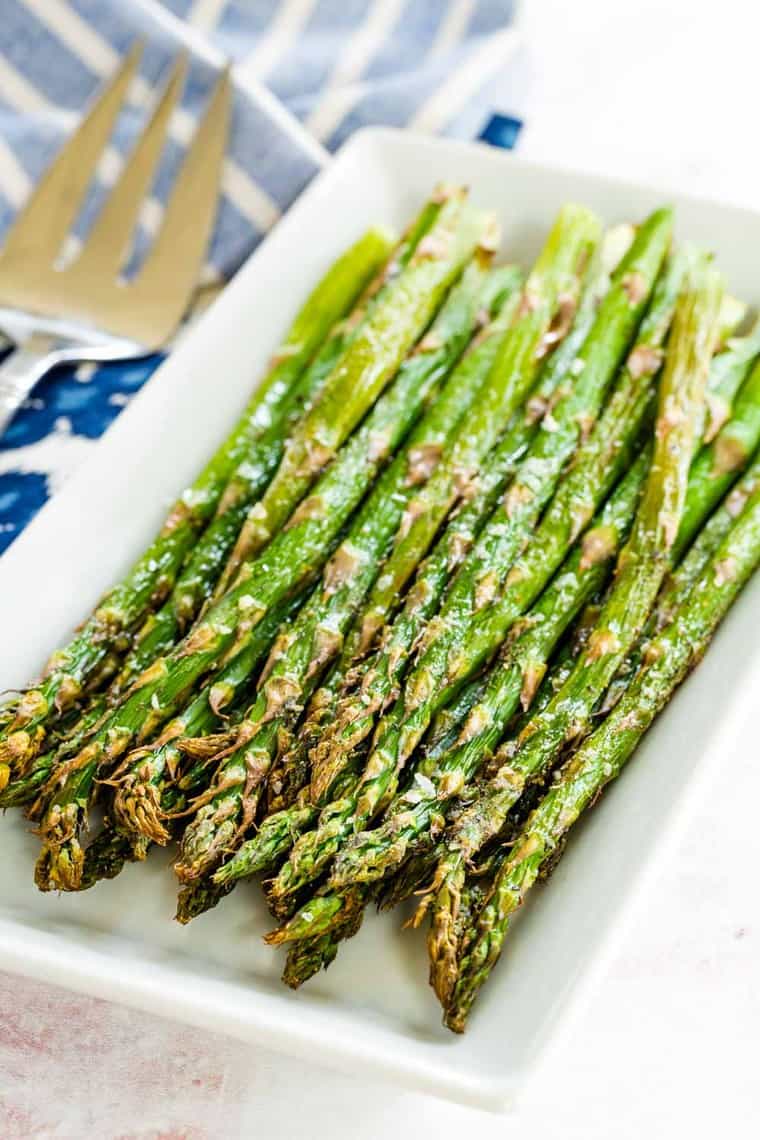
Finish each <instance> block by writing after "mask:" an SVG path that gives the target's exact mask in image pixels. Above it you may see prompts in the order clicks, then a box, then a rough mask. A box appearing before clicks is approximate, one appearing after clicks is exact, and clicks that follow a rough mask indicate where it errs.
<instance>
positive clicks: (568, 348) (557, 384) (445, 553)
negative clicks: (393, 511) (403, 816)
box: [304, 227, 632, 803]
mask: <svg viewBox="0 0 760 1140" xmlns="http://www.w3.org/2000/svg"><path fill="white" fill-rule="evenodd" d="M630 240H632V234H630V233H629V227H617V228H616V229H615V230H613V231H610V232H609V233H608V234H607V235H606V236H605V238H604V241H603V242H602V243H601V247H600V249H599V251H598V254H597V257H596V258H595V259H594V262H593V263H592V265H591V267H590V269H589V273H588V281H587V283H586V286H585V288H584V291H583V293H582V296H581V302H580V305H579V307H578V311H577V313H576V318H575V320H574V322H573V325H572V327H571V329H570V331H569V333H568V334H567V336H566V337H565V339H564V340H563V341H561V342H560V345H559V347H558V348H557V349H556V350H555V352H554V353H553V354H552V356H550V357H549V359H548V360H547V362H546V364H545V366H544V367H543V369H542V373H541V376H540V378H539V381H538V383H537V385H536V387H535V388H534V390H533V392H532V394H531V395H530V398H529V399H528V401H527V404H526V409H525V412H524V413H522V412H521V413H519V414H518V415H517V416H516V417H514V418H513V422H512V423H511V424H510V426H509V427H508V429H507V431H506V433H505V435H504V437H503V438H502V439H501V441H500V442H499V443H498V444H497V445H496V447H495V448H494V449H493V450H492V451H491V452H490V454H489V455H488V456H487V457H486V459H485V461H484V467H485V470H484V471H482V472H481V474H480V476H479V478H478V481H477V484H476V488H477V489H476V490H475V492H474V495H473V497H472V499H471V500H470V501H469V502H467V503H464V504H462V506H460V508H459V509H458V511H457V513H456V514H455V515H454V517H453V518H452V519H451V520H450V522H449V524H448V526H447V527H446V530H445V532H444V534H443V535H442V536H441V538H440V539H439V540H438V542H437V544H436V546H435V547H434V549H433V551H432V552H431V554H430V555H429V556H428V558H427V559H426V560H425V561H424V563H423V564H422V565H421V567H420V569H419V570H418V573H417V577H416V580H415V583H414V587H413V588H412V589H411V590H410V591H409V593H408V596H407V599H406V602H405V605H404V607H403V609H402V611H401V613H400V614H399V615H398V616H397V617H396V619H395V621H393V623H392V625H391V626H390V627H389V629H388V630H387V632H386V634H385V636H384V638H383V639H382V642H381V644H380V645H379V646H378V647H377V649H376V651H375V652H374V653H373V654H372V655H371V657H370V658H369V659H368V660H366V661H364V662H361V658H362V656H363V654H364V653H365V652H366V650H367V647H368V645H369V644H371V641H372V638H373V636H374V633H375V631H376V629H377V626H378V623H382V621H383V620H385V616H386V615H387V610H388V605H387V602H388V599H389V595H390V594H391V593H395V591H396V588H397V586H399V584H402V583H403V581H404V578H405V576H406V573H407V569H406V567H407V563H408V558H407V556H406V551H405V550H403V549H402V550H396V551H394V553H393V555H392V556H391V558H390V559H389V561H388V563H386V566H385V568H384V573H383V579H384V582H383V585H384V590H383V598H382V599H379V598H378V594H377V591H375V592H374V593H373V594H372V595H371V596H370V599H369V603H368V605H367V607H366V609H365V611H364V615H363V617H362V619H361V620H359V621H357V623H356V625H355V627H354V630H353V631H352V634H351V636H350V637H349V639H348V643H347V645H346V647H345V649H344V652H343V657H342V661H341V667H340V669H339V670H338V671H337V677H340V678H345V681H344V683H343V685H342V687H341V686H340V685H339V684H338V683H337V681H336V676H333V678H332V680H331V685H330V686H329V687H328V688H327V689H326V690H325V691H324V692H320V693H318V694H317V695H316V697H315V699H314V702H313V706H314V708H313V713H312V715H311V716H310V717H309V718H308V719H307V723H306V726H305V730H304V732H305V735H306V736H307V737H313V745H312V748H311V763H312V779H311V790H312V799H313V800H314V802H315V803H324V802H327V801H329V799H330V789H331V788H332V786H333V785H334V784H335V781H336V780H337V779H339V778H340V777H341V773H342V772H343V771H344V770H345V768H346V767H351V766H355V760H356V756H357V753H358V751H359V749H360V747H361V745H362V744H363V742H364V741H365V740H366V739H367V738H368V737H369V735H370V733H371V731H372V729H373V727H374V725H375V723H376V721H377V719H378V717H379V716H380V715H381V714H382V713H383V712H384V710H385V709H386V708H387V706H388V703H389V702H390V701H391V700H392V699H393V698H394V694H395V690H396V688H397V685H398V682H399V680H400V678H401V676H402V674H403V671H404V668H405V666H406V662H407V660H408V657H409V654H410V652H411V650H412V648H413V647H414V646H415V645H416V644H417V641H418V639H419V637H420V635H421V633H422V631H423V629H424V627H425V624H426V623H427V621H428V620H429V619H430V618H431V617H432V615H433V614H434V613H435V612H436V610H437V608H438V605H439V602H440V599H441V596H442V594H443V591H444V589H445V587H446V584H447V582H448V580H449V576H450V573H451V571H452V570H453V569H454V568H456V566H457V565H459V563H460V562H461V561H462V558H463V557H464V555H465V553H466V552H467V551H468V550H469V549H470V547H471V546H472V544H473V542H474V541H475V538H476V536H477V534H478V532H479V530H480V528H481V527H482V525H483V523H484V521H485V519H486V518H487V517H488V516H489V515H490V513H491V512H492V510H493V509H494V507H495V506H496V503H497V501H498V499H499V498H500V496H501V495H502V494H503V492H504V490H505V488H506V486H507V483H508V481H509V479H510V478H511V477H512V476H513V475H514V472H515V470H516V465H517V463H518V461H519V460H520V459H522V458H523V456H524V454H525V452H526V450H527V449H528V447H529V445H530V443H531V442H532V440H533V439H534V438H535V435H536V433H537V431H538V421H539V420H540V419H541V417H542V415H543V414H544V413H545V412H546V411H548V410H549V409H550V408H551V406H552V404H553V402H554V401H555V400H556V398H557V393H558V392H560V391H561V389H562V385H563V384H564V383H565V382H566V381H567V380H568V378H569V375H570V368H571V367H572V365H573V362H574V360H575V359H576V356H577V353H578V352H579V351H580V349H581V347H582V345H583V342H584V341H585V339H586V336H587V334H588V333H589V331H590V329H591V327H592V325H593V323H594V320H595V318H596V314H597V309H598V306H599V304H600V303H601V300H602V299H603V297H604V296H605V294H606V293H607V291H608V289H609V286H610V274H611V273H612V271H613V270H614V269H615V267H616V265H617V264H618V263H619V260H620V258H621V257H622V256H624V254H625V252H626V251H627V249H628V247H629V245H630ZM396 563H399V565H400V569H398V570H397V569H396V568H395V564H396ZM357 659H358V661H359V664H358V665H356V666H354V667H352V663H353V662H355V661H357ZM341 688H342V691H341Z"/></svg>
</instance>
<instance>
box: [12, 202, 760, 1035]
mask: <svg viewBox="0 0 760 1140" xmlns="http://www.w3.org/2000/svg"><path fill="white" fill-rule="evenodd" d="M672 226H673V219H672V215H671V211H669V210H667V209H661V210H657V211H655V212H654V213H653V214H652V215H651V216H650V217H648V218H646V219H645V220H644V221H642V222H641V223H640V224H638V225H636V226H633V225H628V224H625V225H618V226H615V227H613V228H612V229H609V230H607V231H606V232H603V231H602V229H601V226H600V223H599V221H598V219H597V218H596V217H595V216H594V215H593V214H592V213H591V212H590V211H589V210H587V209H585V208H583V207H581V206H576V205H567V206H565V207H564V208H563V209H562V210H561V211H560V212H559V215H558V217H557V218H556V220H555V222H554V225H553V227H552V229H551V231H550V232H549V234H548V237H547V239H546V243H545V245H544V247H543V249H542V250H541V252H540V254H539V256H538V259H537V260H536V262H535V264H534V265H533V267H532V268H531V269H530V271H529V272H528V274H527V276H523V273H522V272H521V270H520V269H519V268H518V267H517V266H514V265H506V266H501V267H496V268H494V267H493V264H492V263H493V260H494V255H495V253H496V250H497V246H498V233H497V228H496V225H495V223H494V220H493V218H492V217H491V216H490V215H488V214H487V213H484V212H482V211H480V210H478V209H475V208H474V207H473V206H472V205H471V204H470V203H469V202H468V200H467V196H466V194H465V192H464V191H463V190H460V189H457V188H449V187H441V188H439V189H438V190H436V192H435V193H434V194H433V196H432V197H431V199H430V200H429V201H428V202H426V203H425V205H424V206H423V208H422V210H421V211H420V214H419V216H418V217H417V218H416V219H415V220H414V221H413V222H412V224H411V225H410V227H409V228H408V230H407V231H406V232H405V233H404V235H403V236H402V237H401V239H400V240H398V241H397V242H395V243H394V239H392V238H391V237H390V236H389V234H388V233H386V232H385V231H383V230H379V229H376V230H375V229H373V230H371V231H369V232H368V233H366V234H365V235H364V236H363V237H362V238H360V239H359V241H357V242H356V244H355V245H354V246H352V247H351V248H350V249H349V250H347V251H346V252H345V253H344V254H343V255H342V256H341V257H340V258H339V259H338V261H337V262H336V263H335V264H334V265H333V266H332V267H331V268H330V269H329V271H328V272H327V274H326V275H325V277H324V278H323V279H322V281H320V282H319V284H318V285H317V286H316V288H315V289H314V290H313V292H312V293H311V295H310V296H309V297H308V298H307V300H306V302H305V304H304V305H303V307H302V308H301V310H300V312H299V313H298V315H297V316H296V318H295V321H294V323H293V325H292V327H291V329H290V331H289V332H288V334H287V336H286V337H285V340H284V341H283V343H282V344H281V346H280V348H279V349H278V351H277V352H276V354H275V356H274V357H273V359H272V361H271V364H270V366H269V369H268V371H267V374H266V376H265V377H264V378H263V380H262V381H261V382H260V383H259V384H258V386H257V387H256V389H255V391H254V393H253V395H252V396H251V398H250V400H249V403H248V405H247V407H246V408H245V410H244V411H243V414H242V416H241V418H240V419H239V421H238V423H237V424H236V425H235V427H234V428H233V430H232V432H231V434H230V436H229V437H228V438H227V439H226V440H225V441H224V443H223V444H222V446H221V447H220V448H219V450H218V451H217V452H216V454H215V455H214V456H213V457H212V458H211V459H210V461H209V462H208V464H207V465H206V467H205V469H204V470H203V471H202V473H201V474H200V475H199V477H198V479H197V480H196V482H195V483H194V484H193V485H192V487H190V488H189V489H188V490H186V491H185V492H184V493H183V494H182V495H181V497H180V498H179V500H178V501H177V503H176V504H175V505H174V506H173V507H172V509H171V511H170V512H169V515H168V517H167V519H166V522H165V524H164V526H163V528H162V530H161V532H160V533H159V534H158V536H157V537H156V539H155V540H154V542H153V543H152V544H151V546H150V547H149V549H148V550H147V551H146V552H145V553H144V554H143V556H142V557H141V558H140V559H139V560H138V562H137V563H136V564H135V566H134V567H133V568H132V570H131V571H130V572H129V573H128V575H127V576H126V578H125V579H124V580H123V581H122V582H120V583H119V584H118V585H117V586H115V587H114V588H113V589H112V590H111V591H110V592H109V593H108V594H107V595H106V596H105V597H104V598H103V600H102V601H101V602H100V604H99V605H98V607H97V609H96V610H95V612H94V613H93V614H92V615H91V616H90V617H89V618H88V619H87V621H86V622H85V623H84V625H83V626H82V627H81V628H80V629H79V630H78V632H77V633H76V634H75V635H74V637H73V638H72V640H71V641H70V642H69V644H68V645H67V646H65V647H64V648H63V649H60V650H58V651H57V652H56V653H55V654H54V655H53V657H52V658H51V659H50V662H49V663H48V665H47V667H46V669H45V671H44V673H43V674H42V677H41V678H40V679H39V681H38V682H36V683H34V684H33V685H32V686H31V687H29V688H28V689H26V690H24V691H23V692H22V693H21V694H20V695H18V696H16V697H15V698H14V699H13V700H12V701H11V703H9V704H8V705H6V706H5V707H4V709H3V710H2V711H0V805H2V806H4V807H10V806H17V807H22V808H23V809H24V810H25V812H26V814H27V816H28V817H29V819H31V820H33V821H34V823H35V826H36V830H37V833H38V835H39V836H40V838H41V840H42V850H41V853H40V856H39V859H38V862H37V866H36V874H35V878H36V882H37V885H38V887H39V888H40V889H41V890H43V891H47V890H53V889H56V890H64V891H77V890H82V889H85V888H88V887H90V886H92V885H93V884H94V883H96V882H97V881H98V880H100V879H103V878H111V877H113V876H115V875H117V874H118V873H119V872H120V871H121V869H122V867H123V866H124V865H125V863H126V862H128V861H133V860H138V859H144V858H145V856H146V854H147V852H148V850H149V849H150V848H151V846H153V845H156V844H159V845H167V844H170V843H176V844H177V845H178V847H177V851H178V853H177V857H176V863H175V871H176V874H177V877H178V879H179V882H180V893H179V904H178V915H177V917H178V918H179V920H180V921H182V922H187V921H189V920H190V919H192V918H193V917H195V916H196V915H198V914H201V913H202V912H203V911H206V910H208V909H210V908H211V907H213V906H215V905H216V904H217V903H218V902H220V900H221V899H222V898H223V897H224V896H225V895H227V894H228V893H229V892H230V891H231V890H233V889H234V887H235V886H236V884H237V883H238V882H239V881H240V880H242V879H247V878H249V877H251V876H259V877H260V878H261V880H262V884H263V890H264V892H265V895H266V898H267V901H268V904H269V907H270V909H271V911H272V913H273V915H274V916H275V918H276V920H277V922H278V926H277V928H276V929H275V930H274V931H273V932H272V933H270V934H268V935H267V936H266V940H267V942H269V943H270V944H273V945H279V944H286V945H287V946H288V954H287V961H286V965H285V973H284V980H285V981H286V982H287V983H288V984H289V985H291V986H294V987H295V986H298V985H300V984H301V983H302V982H303V981H305V980H306V979H307V978H309V977H310V976H312V975H313V974H314V973H315V972H317V971H318V970H319V969H321V968H323V967H326V966H327V965H329V964H330V962H332V960H333V959H334V957H335V955H336V953H337V951H338V948H339V944H340V942H341V941H342V940H343V939H346V938H349V937H351V936H352V935H353V934H355V933H356V932H357V930H358V928H359V926H360V924H361V920H362V914H363V912H364V908H365V907H366V906H367V905H368V904H370V903H374V904H376V905H379V906H380V907H381V908H388V907H391V906H393V905H395V904H397V903H399V902H401V901H402V900H405V899H408V898H410V897H411V896H413V895H416V896H417V899H418V906H417V910H416V913H415V914H414V919H413V921H414V923H415V924H417V923H419V922H421V921H422V920H423V918H426V919H427V921H428V923H429V934H428V948H429V958H430V978H431V983H432V985H433V987H434V990H435V993H436V995H437V996H438V998H439V1000H440V1002H441V1004H442V1006H443V1010H444V1022H445V1024H446V1025H447V1026H449V1027H450V1028H451V1029H453V1030H455V1031H461V1030H462V1029H463V1028H464V1025H465V1022H466V1019H467V1016H468V1013H469V1010H470V1008H471V1006H472V1003H473V1001H474V999H475V997H476V995H477V993H478V991H479V990H480V987H481V986H482V985H483V983H484V982H485V980H486V979H487V977H488V975H489V973H490V971H491V969H492V968H493V966H494V965H495V963H496V961H497V959H498V957H499V955H500V953H501V948H502V943H503V941H504V937H505V935H506V933H507V931H508V929H509V926H510V924H511V922H512V916H513V914H514V912H515V911H516V910H517V908H518V907H519V906H520V905H521V903H522V902H523V900H524V898H525V896H526V894H527V893H528V891H529V890H530V888H531V887H532V886H533V884H534V883H535V882H536V881H537V880H538V879H541V878H543V877H546V875H547V874H548V872H549V871H550V870H551V868H552V867H553V865H554V864H555V862H556V860H557V858H558V857H559V855H560V854H561V852H562V849H563V845H564V844H565V842H566V840H567V837H568V835H569V832H570V830H571V828H572V826H573V824H574V823H575V822H576V820H578V818H579V817H580V816H581V815H582V814H583V812H584V811H585V810H586V809H587V808H588V807H589V806H590V805H591V804H593V803H594V802H595V800H596V799H597V797H598V796H599V794H600V792H601V791H602V789H603V788H604V787H605V786H606V785H607V784H608V783H609V782H610V781H611V780H612V779H614V778H615V777H616V776H617V775H618V774H619V773H620V771H621V769H622V768H623V766H624V764H625V763H626V761H627V760H628V758H629V757H630V756H631V754H632V753H633V751H634V749H635V748H636V745H637V743H638V742H639V741H640V739H641V737H642V736H643V734H644V733H645V732H646V730H647V728H648V727H649V725H650V724H651V722H652V720H653V719H654V717H655V716H656V715H657V713H658V712H659V710H660V709H661V708H662V707H663V705H664V704H665V703H666V702H667V701H668V699H669V698H670V696H671V695H672V693H673V691H674V689H675V688H676V687H677V685H678V684H679V683H680V682H681V680H682V679H683V678H684V676H685V675H686V674H687V672H688V671H689V670H690V668H691V667H692V666H693V665H694V663H695V662H696V661H697V660H698V659H699V658H700V656H701V654H702V653H703V652H704V650H705V648H706V646H707V644H708V642H709V640H710V638H711V637H712V634H713V633H714V631H715V629H716V627H717V625H718V623H719V622H720V620H721V619H722V617H723V616H724V614H725V613H726V611H727V609H728V607H729V606H730V605H731V603H732V602H733V601H734V599H735V598H736V596H737V594H738V593H739V591H740V590H741V588H742V586H743V585H744V584H745V582H746V581H747V580H748V578H749V576H750V575H751V574H752V572H753V571H754V569H755V568H756V566H757V564H758V561H759V560H760V450H759V446H760V362H759V357H760V328H757V327H756V328H755V329H753V330H751V331H750V332H748V333H744V334H743V335H737V333H738V332H739V330H740V328H741V326H742V325H743V323H744V322H745V318H746V307H745V306H744V305H743V304H742V303H740V302H739V301H737V300H736V299H734V298H732V297H730V296H728V295H727V294H726V292H725V289H724V285H723V281H722V278H721V276H720V274H719V273H718V271H717V270H716V269H715V268H714V266H713V265H712V262H711V259H710V257H709V256H708V255H706V254H705V253H704V252H702V251H701V250H699V249H696V248H691V247H685V246H684V247H676V246H674V244H673V239H672ZM96 806H97V809H98V810H97V811H95V810H93V809H94V808H95V807H96Z"/></svg>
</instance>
